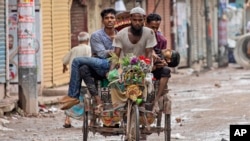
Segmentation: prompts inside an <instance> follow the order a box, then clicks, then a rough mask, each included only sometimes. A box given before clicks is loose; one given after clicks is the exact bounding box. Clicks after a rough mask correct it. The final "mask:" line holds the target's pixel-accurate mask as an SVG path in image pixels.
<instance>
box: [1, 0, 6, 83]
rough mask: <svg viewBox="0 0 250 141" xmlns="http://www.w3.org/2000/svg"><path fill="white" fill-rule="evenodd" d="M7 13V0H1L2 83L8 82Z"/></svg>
mask: <svg viewBox="0 0 250 141" xmlns="http://www.w3.org/2000/svg"><path fill="white" fill-rule="evenodd" d="M5 20H6V15H5V0H0V83H5V82H6V21H5Z"/></svg>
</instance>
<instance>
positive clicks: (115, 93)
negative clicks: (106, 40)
mask: <svg viewBox="0 0 250 141" xmlns="http://www.w3.org/2000/svg"><path fill="white" fill-rule="evenodd" d="M154 16H155V15H153V17H152V15H151V16H150V15H149V19H148V23H147V25H148V26H149V24H150V23H151V22H152V21H157V22H158V19H155V17H154ZM145 18H146V15H145V11H144V10H143V9H142V8H140V7H136V8H133V9H132V10H131V11H130V22H131V24H130V26H128V27H125V28H123V29H122V30H120V31H119V32H118V33H117V35H116V37H115V39H114V41H113V46H114V47H115V51H114V52H115V55H116V56H117V57H124V56H127V55H128V54H133V55H134V56H137V57H139V56H144V57H145V58H148V59H149V60H150V61H153V62H154V64H152V66H153V67H152V73H153V75H154V78H156V79H157V80H159V87H158V91H157V95H156V97H155V100H154V101H152V102H153V103H154V106H153V107H154V108H153V111H155V112H158V111H159V104H158V100H159V99H160V97H161V96H162V95H164V94H165V93H166V92H167V83H168V79H169V78H170V72H171V71H170V69H169V68H168V66H167V65H170V66H172V67H175V66H177V65H178V63H179V59H180V58H179V57H180V56H179V53H178V52H176V51H172V50H170V49H166V50H159V49H165V48H166V43H165V44H160V43H159V42H157V41H159V40H157V39H159V37H160V35H159V34H158V33H157V32H156V30H155V32H154V31H153V30H152V29H150V28H148V27H145V26H144V23H145ZM150 18H153V19H150ZM158 28H159V25H157V30H158ZM162 46H163V47H162ZM156 51H157V52H158V53H159V54H160V55H161V56H159V54H156ZM171 59H172V60H171ZM113 60H117V58H116V57H114V58H113ZM171 61H172V62H171ZM113 62H115V61H113ZM116 62H117V61H116ZM168 63H169V64H168ZM171 63H172V64H171ZM114 68H115V63H113V64H112V65H111V69H110V70H111V71H112V70H113V69H114ZM112 75H113V74H112ZM164 90H165V91H164ZM111 98H112V103H113V104H115V105H117V104H118V105H119V103H123V102H125V101H126V99H127V97H126V96H125V95H124V92H122V91H120V88H115V87H112V88H111Z"/></svg>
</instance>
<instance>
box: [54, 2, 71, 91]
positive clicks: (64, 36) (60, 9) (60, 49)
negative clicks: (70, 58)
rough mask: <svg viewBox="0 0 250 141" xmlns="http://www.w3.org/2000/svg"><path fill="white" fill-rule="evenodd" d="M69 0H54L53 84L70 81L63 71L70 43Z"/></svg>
mask: <svg viewBox="0 0 250 141" xmlns="http://www.w3.org/2000/svg"><path fill="white" fill-rule="evenodd" d="M68 2H69V0H53V2H52V8H53V9H52V27H53V30H52V33H53V34H52V36H53V86H58V85H62V84H65V83H67V82H68V81H69V77H66V76H65V74H63V73H62V58H63V56H64V55H65V54H66V53H67V52H68V48H69V47H70V46H71V45H70V40H71V37H70V22H69V19H70V17H69V15H70V10H69V9H70V8H69V7H70V5H69V3H68Z"/></svg>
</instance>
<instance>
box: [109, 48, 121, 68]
mask: <svg viewBox="0 0 250 141" xmlns="http://www.w3.org/2000/svg"><path fill="white" fill-rule="evenodd" d="M121 50H122V49H121V48H119V47H115V51H114V53H115V55H116V56H117V57H118V59H119V57H120V54H121ZM117 65H118V64H117V63H116V62H112V63H111V65H110V68H109V70H113V69H114V68H115V67H116V66H117Z"/></svg>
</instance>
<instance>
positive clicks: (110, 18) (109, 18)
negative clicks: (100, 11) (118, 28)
mask: <svg viewBox="0 0 250 141" xmlns="http://www.w3.org/2000/svg"><path fill="white" fill-rule="evenodd" d="M115 21H116V19H115V15H114V14H111V13H109V14H107V15H105V16H104V18H103V19H102V23H103V25H104V26H105V28H114V26H115Z"/></svg>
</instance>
